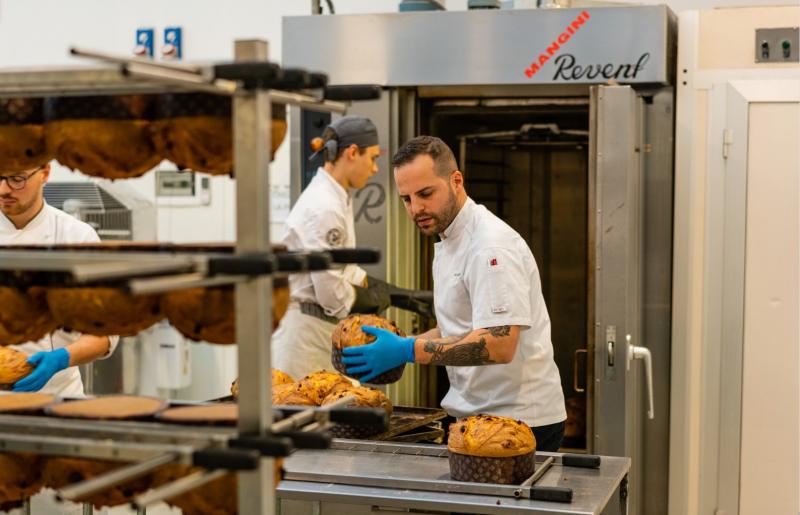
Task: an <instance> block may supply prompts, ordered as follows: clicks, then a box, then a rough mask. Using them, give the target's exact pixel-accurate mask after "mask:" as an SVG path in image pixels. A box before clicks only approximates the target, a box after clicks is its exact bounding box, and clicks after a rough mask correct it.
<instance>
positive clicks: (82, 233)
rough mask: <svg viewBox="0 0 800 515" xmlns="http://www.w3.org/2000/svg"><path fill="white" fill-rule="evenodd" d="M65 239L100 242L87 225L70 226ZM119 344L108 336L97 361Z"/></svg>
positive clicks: (76, 334) (112, 337) (115, 338)
mask: <svg viewBox="0 0 800 515" xmlns="http://www.w3.org/2000/svg"><path fill="white" fill-rule="evenodd" d="M65 236H66V239H68V240H69V243H97V242H99V241H100V237H99V236H98V235H97V232H96V231H95V230H94V229H93V228H92V227H91V226H90V225H88V224H74V225H71V226H70V229H69V234H67V235H65ZM72 337H73V338H74V339H77V338H78V337H80V333H73V334H72ZM118 344H119V336H109V337H108V352H106V353H105V354H103V355H102V356H100V357H99V358H97V359H106V358H108V357H109V356H111V355H112V354H114V350H115V349H116V348H117V345H118Z"/></svg>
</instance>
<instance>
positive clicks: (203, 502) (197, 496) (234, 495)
mask: <svg viewBox="0 0 800 515" xmlns="http://www.w3.org/2000/svg"><path fill="white" fill-rule="evenodd" d="M274 467H275V486H276V487H277V486H278V483H279V482H280V480H281V478H282V477H283V459H282V458H277V459H275V462H274ZM200 470H203V469H199V468H196V467H189V466H186V465H167V466H164V467H161V468H160V469H158V470H157V471H156V473H155V479H154V481H153V484H154V486H161V485H164V484H166V483H171V482H172V481H175V480H177V479H180V478H182V477H185V476H188V475H189V474H192V473H194V472H197V471H200ZM237 483H238V481H237V478H236V474H226V475H224V476H222V477H221V478H219V479H215V480H214V481H211V482H210V483H206V484H204V485H203V486H202V487H200V488H195V489H193V490H189V491H188V492H186V493H184V494H181V495H178V496H175V497H171V498H169V499H166V501H165V502H166V503H167V504H169V505H171V506H175V507H177V508H180V509H181V511H182V513H183V515H235V514H236V513H238V501H239V498H238V485H237Z"/></svg>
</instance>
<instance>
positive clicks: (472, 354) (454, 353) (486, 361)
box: [423, 338, 494, 366]
mask: <svg viewBox="0 0 800 515" xmlns="http://www.w3.org/2000/svg"><path fill="white" fill-rule="evenodd" d="M454 343H458V342H457V341H456V342H447V343H444V342H433V341H426V342H425V344H424V347H423V349H424V350H425V352H428V353H430V354H431V361H430V363H431V365H450V366H480V365H490V364H492V363H494V361H493V360H491V359H490V358H489V349H487V348H486V339H485V338H481V339H480V340H478V341H477V342H461V343H458V345H453V344H454Z"/></svg>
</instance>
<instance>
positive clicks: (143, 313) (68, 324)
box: [47, 287, 164, 336]
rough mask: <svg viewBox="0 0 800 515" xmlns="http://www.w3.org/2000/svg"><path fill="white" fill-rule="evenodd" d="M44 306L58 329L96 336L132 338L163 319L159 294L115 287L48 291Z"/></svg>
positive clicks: (53, 289)
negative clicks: (137, 293)
mask: <svg viewBox="0 0 800 515" xmlns="http://www.w3.org/2000/svg"><path fill="white" fill-rule="evenodd" d="M47 305H48V306H50V313H52V315H53V319H55V322H56V323H57V324H58V326H59V327H63V328H66V329H71V330H73V331H79V332H81V333H85V334H94V335H97V336H111V335H119V336H133V335H136V334H138V333H139V332H141V331H143V330H145V329H147V328H148V327H150V326H151V325H153V324H155V323H156V322H158V321H159V320H161V319H162V318H164V316H163V315H162V313H161V296H160V295H131V294H129V293H127V292H125V291H123V290H122V289H119V288H107V287H91V288H49V289H48V290H47Z"/></svg>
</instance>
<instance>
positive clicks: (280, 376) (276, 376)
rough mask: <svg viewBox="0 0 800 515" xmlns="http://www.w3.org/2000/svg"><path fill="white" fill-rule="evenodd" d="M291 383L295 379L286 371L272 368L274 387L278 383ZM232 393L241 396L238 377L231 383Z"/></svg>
mask: <svg viewBox="0 0 800 515" xmlns="http://www.w3.org/2000/svg"><path fill="white" fill-rule="evenodd" d="M290 383H294V379H292V376H290V375H289V374H287V373H286V372H283V371H281V370H278V369H277V368H273V369H272V386H273V387H274V386H276V385H279V384H290ZM231 395H233V396H234V397H239V378H238V377H237V378H236V379H235V380H234V381H233V384H231Z"/></svg>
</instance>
